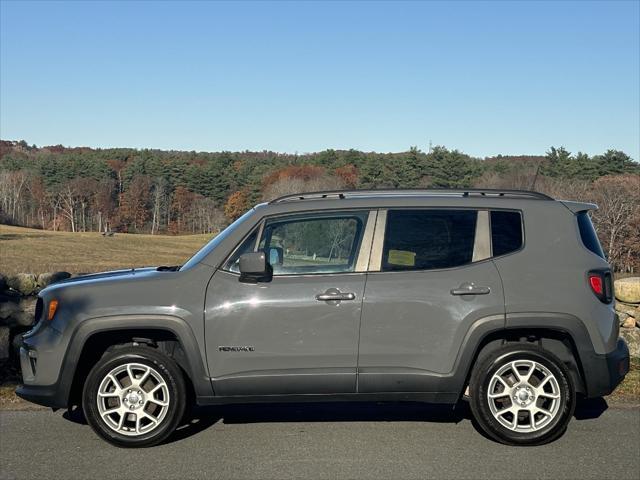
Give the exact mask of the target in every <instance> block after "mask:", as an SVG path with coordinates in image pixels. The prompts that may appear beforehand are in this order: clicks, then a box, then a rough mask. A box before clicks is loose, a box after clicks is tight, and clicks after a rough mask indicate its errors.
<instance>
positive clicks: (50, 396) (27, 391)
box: [16, 385, 68, 408]
mask: <svg viewBox="0 0 640 480" xmlns="http://www.w3.org/2000/svg"><path fill="white" fill-rule="evenodd" d="M16 395H18V396H19V397H20V398H23V399H25V400H27V401H29V402H31V403H37V404H38V405H44V406H45V407H51V408H67V407H68V405H67V399H66V396H65V395H64V394H63V393H62V392H61V390H60V388H58V386H57V385H53V386H46V387H43V386H38V385H20V386H19V387H18V388H17V389H16Z"/></svg>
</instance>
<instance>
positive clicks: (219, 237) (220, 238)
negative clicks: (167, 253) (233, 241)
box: [180, 208, 254, 271]
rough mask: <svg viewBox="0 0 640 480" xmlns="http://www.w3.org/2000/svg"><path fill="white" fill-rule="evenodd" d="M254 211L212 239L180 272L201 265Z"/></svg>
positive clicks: (247, 213) (250, 211)
mask: <svg viewBox="0 0 640 480" xmlns="http://www.w3.org/2000/svg"><path fill="white" fill-rule="evenodd" d="M253 210H254V209H253V208H252V209H251V210H249V211H248V212H246V213H245V214H244V215H242V216H241V217H240V218H238V219H237V220H236V221H235V222H233V223H232V224H231V225H229V226H228V227H227V228H225V229H224V230H223V231H221V232H220V233H219V234H218V235H216V236H215V237H214V238H212V239H211V241H209V243H207V244H206V245H205V246H204V247H202V248H201V249H200V250H198V252H197V253H196V254H195V255H194V256H193V257H191V258H190V259H189V260H188V261H187V263H185V264H184V265H183V266H182V267H180V271H183V270H188V269H190V268H191V267H193V266H194V265H196V264H197V263H200V262H201V261H202V260H203V259H204V258H205V257H206V256H207V255H209V254H210V253H211V252H212V251H213V250H214V249H215V248H216V247H217V246H218V245H220V243H222V241H223V240H224V239H225V238H227V237H228V236H229V235H231V234H232V233H233V232H234V231H235V230H236V228H238V226H240V224H242V223H243V222H244V221H245V220H246V218H247V217H249V216H250V215H251V214H252V213H253Z"/></svg>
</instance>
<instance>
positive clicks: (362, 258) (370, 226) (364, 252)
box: [355, 210, 378, 272]
mask: <svg viewBox="0 0 640 480" xmlns="http://www.w3.org/2000/svg"><path fill="white" fill-rule="evenodd" d="M377 216H378V211H377V210H369V216H368V217H367V225H366V226H365V229H364V233H363V235H362V241H361V242H360V251H359V252H358V260H357V261H356V267H355V272H366V271H367V269H368V267H369V259H370V258H371V246H372V244H373V235H374V231H375V226H376V218H377Z"/></svg>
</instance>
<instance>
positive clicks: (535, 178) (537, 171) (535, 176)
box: [529, 160, 542, 190]
mask: <svg viewBox="0 0 640 480" xmlns="http://www.w3.org/2000/svg"><path fill="white" fill-rule="evenodd" d="M540 165H542V160H540V161H539V162H538V166H537V167H536V174H535V175H534V176H533V182H531V187H529V190H533V189H534V188H535V186H536V181H537V180H538V173H540Z"/></svg>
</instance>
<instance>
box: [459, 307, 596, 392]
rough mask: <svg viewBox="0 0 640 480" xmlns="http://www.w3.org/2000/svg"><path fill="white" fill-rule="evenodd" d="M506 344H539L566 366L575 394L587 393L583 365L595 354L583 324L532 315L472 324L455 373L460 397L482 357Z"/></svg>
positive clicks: (555, 316) (564, 317)
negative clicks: (572, 381)
mask: <svg viewBox="0 0 640 480" xmlns="http://www.w3.org/2000/svg"><path fill="white" fill-rule="evenodd" d="M503 318H504V317H503ZM507 342H538V343H539V344H540V345H541V346H542V347H543V348H545V349H547V350H549V351H551V352H552V353H553V354H554V355H556V356H557V357H559V358H560V359H561V360H562V361H563V363H565V365H567V367H568V368H569V371H570V373H571V376H572V379H573V380H574V384H575V387H576V391H577V392H579V393H581V394H588V393H589V390H590V385H589V384H588V381H589V377H588V376H587V375H585V364H586V363H587V362H588V361H589V359H590V358H591V355H593V351H594V350H593V345H592V343H591V340H590V337H589V334H588V332H587V329H586V327H585V326H584V324H583V323H582V321H581V320H580V319H578V318H576V317H574V316H573V315H568V314H562V313H553V312H552V313H547V312H531V313H517V314H506V319H505V321H503V322H498V321H497V320H496V319H495V318H487V319H484V320H483V321H480V322H477V323H476V324H474V326H473V327H472V328H471V329H470V331H469V333H468V335H467V338H466V339H465V343H464V345H463V347H462V353H461V355H460V358H459V363H458V368H457V371H456V377H457V378H458V388H459V391H460V394H462V393H464V390H465V388H466V386H467V385H468V383H469V379H470V377H471V373H472V371H473V367H474V365H476V363H477V362H478V361H481V360H482V356H484V355H486V354H489V353H490V352H492V351H494V350H495V349H497V348H499V347H500V346H501V345H503V344H504V343H507Z"/></svg>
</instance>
